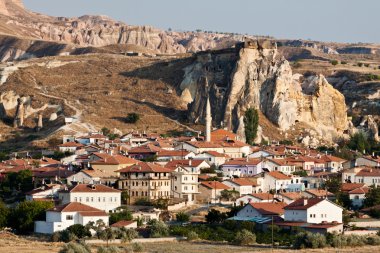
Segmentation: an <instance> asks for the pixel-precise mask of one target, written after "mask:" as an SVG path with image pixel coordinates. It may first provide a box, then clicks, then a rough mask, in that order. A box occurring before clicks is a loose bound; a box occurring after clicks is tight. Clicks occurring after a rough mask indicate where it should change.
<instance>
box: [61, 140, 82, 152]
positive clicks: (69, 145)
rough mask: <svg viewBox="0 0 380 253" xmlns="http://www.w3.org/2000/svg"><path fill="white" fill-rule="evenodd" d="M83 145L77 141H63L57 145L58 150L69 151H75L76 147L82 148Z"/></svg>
mask: <svg viewBox="0 0 380 253" xmlns="http://www.w3.org/2000/svg"><path fill="white" fill-rule="evenodd" d="M83 147H84V145H83V144H81V143H77V142H65V143H63V144H61V145H58V148H59V151H60V152H70V153H75V152H76V151H77V150H78V149H81V148H83Z"/></svg>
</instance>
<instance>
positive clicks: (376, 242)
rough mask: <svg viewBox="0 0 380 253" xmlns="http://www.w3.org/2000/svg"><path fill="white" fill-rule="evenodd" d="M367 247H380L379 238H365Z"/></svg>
mask: <svg viewBox="0 0 380 253" xmlns="http://www.w3.org/2000/svg"><path fill="white" fill-rule="evenodd" d="M367 244H368V245H376V246H377V245H380V237H379V236H370V237H368V238H367Z"/></svg>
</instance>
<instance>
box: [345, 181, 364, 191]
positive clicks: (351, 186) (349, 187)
mask: <svg viewBox="0 0 380 253" xmlns="http://www.w3.org/2000/svg"><path fill="white" fill-rule="evenodd" d="M364 185H365V184H364V183H343V184H342V187H341V190H342V192H349V191H352V190H355V189H357V188H360V187H363V186H364Z"/></svg>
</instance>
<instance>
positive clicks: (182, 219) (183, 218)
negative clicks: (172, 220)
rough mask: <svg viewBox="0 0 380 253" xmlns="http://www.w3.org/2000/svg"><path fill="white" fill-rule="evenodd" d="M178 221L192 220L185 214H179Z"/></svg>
mask: <svg viewBox="0 0 380 253" xmlns="http://www.w3.org/2000/svg"><path fill="white" fill-rule="evenodd" d="M176 220H177V221H178V222H188V221H189V220H190V215H188V214H187V213H184V212H179V213H177V215H176Z"/></svg>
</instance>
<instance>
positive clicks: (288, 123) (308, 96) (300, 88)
mask: <svg viewBox="0 0 380 253" xmlns="http://www.w3.org/2000/svg"><path fill="white" fill-rule="evenodd" d="M300 78H301V76H300V75H293V72H292V69H291V67H290V65H289V63H288V61H287V60H285V59H284V58H283V57H282V56H281V55H279V54H278V52H277V48H276V45H275V44H272V43H271V42H269V41H250V42H249V43H248V42H247V43H242V44H239V45H237V46H236V48H233V49H229V50H222V51H216V52H210V53H202V54H198V59H197V61H195V62H194V64H193V65H191V66H189V67H187V68H186V69H185V77H184V80H183V82H182V84H181V89H182V92H183V94H186V97H187V102H189V101H191V103H190V104H189V118H190V120H192V121H194V122H196V121H198V120H201V119H203V118H204V110H205V101H206V99H205V98H207V97H210V98H211V105H212V112H213V117H214V125H216V126H222V127H228V128H230V129H232V130H233V131H235V132H242V129H244V126H243V124H242V122H243V121H242V118H243V115H244V112H245V111H246V110H247V109H248V108H250V107H254V108H257V109H259V110H260V111H261V112H262V113H263V114H264V115H265V116H266V117H267V118H268V119H269V120H270V121H271V122H272V123H274V124H275V125H277V126H278V128H279V129H281V130H283V131H287V130H290V129H291V128H292V127H293V126H294V125H296V124H297V123H303V124H305V125H308V126H309V127H310V129H315V132H316V133H317V135H319V136H320V137H322V136H323V137H324V138H325V139H326V140H328V141H332V140H333V139H334V138H335V137H337V136H340V135H342V134H343V131H344V130H345V129H346V127H347V114H346V105H345V101H344V96H343V95H342V94H341V93H339V91H337V90H335V89H334V88H333V87H332V86H331V85H330V84H329V83H328V82H327V81H326V79H325V78H324V77H323V76H314V77H309V78H307V79H305V80H304V81H303V82H302V83H301V82H300ZM189 93H190V94H191V97H189Z"/></svg>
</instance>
